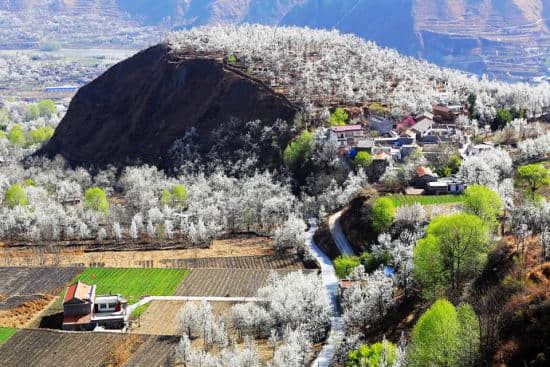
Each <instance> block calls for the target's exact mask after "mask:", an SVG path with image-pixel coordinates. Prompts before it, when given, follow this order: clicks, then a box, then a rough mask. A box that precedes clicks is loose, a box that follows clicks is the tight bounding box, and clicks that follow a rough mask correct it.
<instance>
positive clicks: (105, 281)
mask: <svg viewBox="0 0 550 367" xmlns="http://www.w3.org/2000/svg"><path fill="white" fill-rule="evenodd" d="M188 272H189V271H188V270H185V269H113V268H88V269H86V270H84V272H82V274H80V275H79V276H78V277H76V279H75V280H79V281H81V282H84V283H86V284H96V285H97V289H96V294H98V295H101V294H117V293H119V294H120V295H122V296H123V297H125V298H126V299H127V300H128V303H136V302H138V301H139V300H140V299H141V297H143V296H171V295H172V294H173V293H174V292H175V291H176V289H177V288H178V286H179V285H180V283H181V282H182V281H183V279H184V278H185V276H186V275H187V274H188Z"/></svg>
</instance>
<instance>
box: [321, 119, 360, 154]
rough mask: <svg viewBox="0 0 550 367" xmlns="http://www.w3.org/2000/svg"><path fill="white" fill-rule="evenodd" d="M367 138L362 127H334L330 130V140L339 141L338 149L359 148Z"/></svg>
mask: <svg viewBox="0 0 550 367" xmlns="http://www.w3.org/2000/svg"><path fill="white" fill-rule="evenodd" d="M364 138H365V130H364V129H363V126H361V125H343V126H333V127H331V128H330V130H329V139H335V140H336V141H338V147H339V148H341V149H342V148H344V149H348V148H351V147H355V146H357V143H358V142H359V141H360V140H362V139H364Z"/></svg>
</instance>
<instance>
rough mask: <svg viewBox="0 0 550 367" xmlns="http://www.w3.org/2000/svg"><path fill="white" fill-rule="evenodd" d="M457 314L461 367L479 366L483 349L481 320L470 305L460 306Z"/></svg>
mask: <svg viewBox="0 0 550 367" xmlns="http://www.w3.org/2000/svg"><path fill="white" fill-rule="evenodd" d="M456 312H457V316H458V322H459V323H460V329H459V332H458V340H459V341H460V348H459V358H460V365H461V366H464V367H474V366H478V365H479V358H480V348H481V347H480V332H479V319H478V317H477V315H476V313H475V311H474V309H473V307H472V306H471V305H470V304H468V303H462V304H461V305H459V306H458V308H457V310H456Z"/></svg>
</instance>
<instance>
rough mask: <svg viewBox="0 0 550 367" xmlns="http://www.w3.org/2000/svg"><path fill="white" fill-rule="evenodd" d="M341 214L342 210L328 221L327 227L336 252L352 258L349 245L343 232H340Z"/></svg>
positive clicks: (352, 253) (351, 250)
mask: <svg viewBox="0 0 550 367" xmlns="http://www.w3.org/2000/svg"><path fill="white" fill-rule="evenodd" d="M343 212H344V210H340V211H339V212H338V213H336V214H333V215H332V216H331V217H330V218H329V219H328V226H329V229H330V233H331V234H332V238H333V239H334V242H336V246H337V247H338V250H340V253H341V254H344V255H348V256H354V255H355V253H354V252H353V249H352V248H351V246H350V245H349V243H348V240H347V239H346V236H344V232H342V226H341V225H340V217H341V216H342V213H343Z"/></svg>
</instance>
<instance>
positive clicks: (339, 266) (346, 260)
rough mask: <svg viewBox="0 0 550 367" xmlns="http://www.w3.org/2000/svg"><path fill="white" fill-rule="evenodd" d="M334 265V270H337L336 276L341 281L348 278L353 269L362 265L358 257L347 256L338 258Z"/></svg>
mask: <svg viewBox="0 0 550 367" xmlns="http://www.w3.org/2000/svg"><path fill="white" fill-rule="evenodd" d="M333 263H334V270H336V275H338V277H339V278H341V279H344V278H346V277H347V276H348V275H350V274H351V272H352V271H353V269H355V268H356V267H358V266H359V265H361V261H360V260H359V258H358V257H356V256H347V255H342V256H338V257H337V258H336V259H334V261H333Z"/></svg>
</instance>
